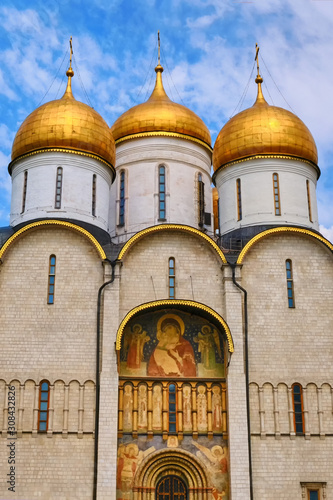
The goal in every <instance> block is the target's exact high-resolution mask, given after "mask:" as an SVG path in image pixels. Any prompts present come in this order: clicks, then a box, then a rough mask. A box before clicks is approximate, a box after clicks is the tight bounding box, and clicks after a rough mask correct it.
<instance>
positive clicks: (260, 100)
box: [254, 43, 267, 104]
mask: <svg viewBox="0 0 333 500" xmlns="http://www.w3.org/2000/svg"><path fill="white" fill-rule="evenodd" d="M254 60H255V61H257V78H256V79H255V82H256V83H257V84H258V95H257V100H256V102H255V104H257V103H265V104H267V103H266V101H265V98H264V96H263V93H262V89H261V84H262V82H263V79H262V77H261V75H260V72H259V45H258V44H257V43H256V56H255V58H254Z"/></svg>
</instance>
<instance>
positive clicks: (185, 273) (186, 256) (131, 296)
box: [120, 231, 223, 318]
mask: <svg viewBox="0 0 333 500" xmlns="http://www.w3.org/2000/svg"><path fill="white" fill-rule="evenodd" d="M170 257H174V258H175V269H176V271H175V274H176V292H175V294H176V295H175V297H176V298H177V299H188V300H194V301H197V302H201V303H203V304H209V307H211V308H212V309H214V310H215V311H217V312H218V313H219V314H221V315H222V316H223V299H222V272H221V266H222V263H221V260H220V258H219V257H218V255H217V254H216V253H215V252H214V251H213V250H212V249H210V248H209V246H208V244H207V243H205V242H204V241H200V239H199V238H198V237H196V236H191V235H189V234H188V233H182V232H181V231H177V232H176V231H175V232H170V231H168V232H165V233H162V232H161V233H159V234H155V235H149V236H146V237H144V238H142V239H141V240H140V241H138V242H137V243H136V244H135V245H134V246H133V247H132V248H131V249H130V250H129V251H128V253H127V254H126V255H125V257H124V261H123V267H122V269H121V278H120V317H121V318H123V317H124V316H125V314H126V313H127V312H128V311H129V310H131V309H132V308H133V307H136V306H137V305H139V304H142V303H144V302H149V301H154V300H160V299H167V298H169V289H168V277H169V274H168V273H169V271H168V265H169V258H170ZM207 276H209V287H207Z"/></svg>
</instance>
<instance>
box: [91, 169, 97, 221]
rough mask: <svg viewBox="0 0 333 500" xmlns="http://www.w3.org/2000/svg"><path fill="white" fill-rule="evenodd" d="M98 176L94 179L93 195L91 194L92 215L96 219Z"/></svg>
mask: <svg viewBox="0 0 333 500" xmlns="http://www.w3.org/2000/svg"><path fill="white" fill-rule="evenodd" d="M96 182H97V181H96V174H94V175H93V178H92V193H91V213H92V216H93V217H96Z"/></svg>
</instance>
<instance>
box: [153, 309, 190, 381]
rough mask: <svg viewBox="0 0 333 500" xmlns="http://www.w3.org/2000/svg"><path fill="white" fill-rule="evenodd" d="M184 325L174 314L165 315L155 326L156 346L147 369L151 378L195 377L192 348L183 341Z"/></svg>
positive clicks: (187, 342)
mask: <svg viewBox="0 0 333 500" xmlns="http://www.w3.org/2000/svg"><path fill="white" fill-rule="evenodd" d="M184 331H185V325H184V322H183V320H182V319H181V318H180V317H179V316H178V315H176V314H165V315H164V316H162V317H161V318H160V320H159V321H158V324H157V334H156V338H157V340H158V344H157V346H156V347H155V349H154V350H153V352H152V354H151V356H150V359H149V362H148V368H147V374H148V375H149V376H152V377H195V376H196V364H195V358H194V351H193V347H192V346H191V344H190V342H189V341H188V340H186V339H184V337H183V335H184Z"/></svg>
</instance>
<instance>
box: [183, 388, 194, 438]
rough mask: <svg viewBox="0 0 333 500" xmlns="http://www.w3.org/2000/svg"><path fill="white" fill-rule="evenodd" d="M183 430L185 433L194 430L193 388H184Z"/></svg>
mask: <svg viewBox="0 0 333 500" xmlns="http://www.w3.org/2000/svg"><path fill="white" fill-rule="evenodd" d="M183 428H184V431H185V432H186V431H191V430H192V404H191V386H190V385H184V386H183Z"/></svg>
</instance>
